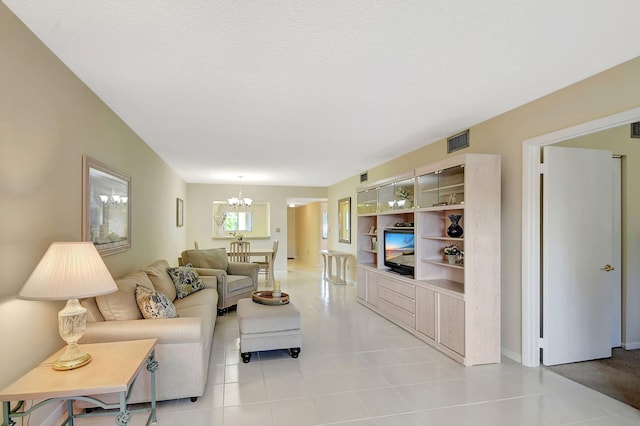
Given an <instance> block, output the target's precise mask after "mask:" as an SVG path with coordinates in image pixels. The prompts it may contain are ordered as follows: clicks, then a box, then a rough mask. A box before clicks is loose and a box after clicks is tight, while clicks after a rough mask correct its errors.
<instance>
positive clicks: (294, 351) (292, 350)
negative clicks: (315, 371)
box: [289, 348, 300, 358]
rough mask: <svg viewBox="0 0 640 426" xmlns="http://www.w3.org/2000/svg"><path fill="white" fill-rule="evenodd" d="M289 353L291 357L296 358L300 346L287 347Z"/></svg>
mask: <svg viewBox="0 0 640 426" xmlns="http://www.w3.org/2000/svg"><path fill="white" fill-rule="evenodd" d="M289 353H290V354H291V358H298V356H299V355H300V348H291V349H289Z"/></svg>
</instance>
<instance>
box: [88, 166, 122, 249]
mask: <svg viewBox="0 0 640 426" xmlns="http://www.w3.org/2000/svg"><path fill="white" fill-rule="evenodd" d="M82 169H83V170H82V198H83V200H82V240H83V241H91V242H93V244H94V245H95V246H96V249H97V250H98V252H99V253H100V254H101V255H103V256H107V255H110V254H114V253H119V252H122V251H125V250H128V249H129V248H131V177H130V176H129V175H127V174H125V173H122V172H119V171H117V170H115V169H112V168H111V167H108V166H107V165H105V164H103V163H100V162H99V161H96V160H94V159H92V158H89V157H87V156H83V157H82Z"/></svg>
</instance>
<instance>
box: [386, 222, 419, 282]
mask: <svg viewBox="0 0 640 426" xmlns="http://www.w3.org/2000/svg"><path fill="white" fill-rule="evenodd" d="M414 251H415V248H414V236H413V229H385V230H384V266H387V267H389V268H391V270H392V271H394V272H397V273H399V274H403V275H413V272H414V266H415V258H414Z"/></svg>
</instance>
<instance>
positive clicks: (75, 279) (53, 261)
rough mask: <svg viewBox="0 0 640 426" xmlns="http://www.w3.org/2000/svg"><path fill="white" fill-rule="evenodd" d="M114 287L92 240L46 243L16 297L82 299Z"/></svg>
mask: <svg viewBox="0 0 640 426" xmlns="http://www.w3.org/2000/svg"><path fill="white" fill-rule="evenodd" d="M117 289H118V288H117V287H116V283H115V281H114V280H113V278H112V277H111V274H110V273H109V270H108V269H107V266H106V265H105V264H104V261H103V260H102V257H101V256H100V254H99V253H98V250H96V248H95V246H94V245H93V243H92V242H56V243H52V244H51V246H49V249H48V250H47V252H46V253H45V254H44V256H43V257H42V259H41V260H40V263H38V266H37V267H36V269H35V270H34V271H33V272H32V273H31V276H30V277H29V279H28V280H27V282H26V283H25V284H24V286H23V287H22V289H21V290H20V293H19V294H18V298H19V299H26V300H68V299H83V298H86V297H92V296H99V295H102V294H108V293H113V292H114V291H116V290H117Z"/></svg>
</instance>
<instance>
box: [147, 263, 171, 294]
mask: <svg viewBox="0 0 640 426" xmlns="http://www.w3.org/2000/svg"><path fill="white" fill-rule="evenodd" d="M168 267H169V263H168V262H167V261H166V260H164V259H163V260H157V261H155V262H153V263H152V264H151V265H149V266H147V269H145V272H146V273H147V275H148V276H149V279H150V280H151V282H152V283H153V286H154V287H155V289H156V290H158V291H159V292H160V293H164V294H165V295H166V296H167V297H168V298H169V300H171V301H172V302H173V301H174V300H176V296H177V295H176V286H175V285H174V284H173V280H172V279H171V277H170V276H169V274H168V273H167V268H168Z"/></svg>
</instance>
